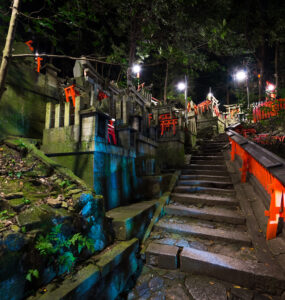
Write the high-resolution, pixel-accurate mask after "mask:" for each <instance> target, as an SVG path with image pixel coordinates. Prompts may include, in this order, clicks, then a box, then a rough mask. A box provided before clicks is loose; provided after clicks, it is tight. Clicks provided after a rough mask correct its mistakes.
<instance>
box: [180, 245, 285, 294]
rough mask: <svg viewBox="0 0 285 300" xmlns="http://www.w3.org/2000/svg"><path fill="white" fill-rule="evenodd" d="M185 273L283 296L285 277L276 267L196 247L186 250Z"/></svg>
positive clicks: (182, 257)
mask: <svg viewBox="0 0 285 300" xmlns="http://www.w3.org/2000/svg"><path fill="white" fill-rule="evenodd" d="M180 265H181V271H183V272H191V273H195V274H202V275H208V276H213V277H215V278H218V279H221V280H225V281H228V282H232V283H234V284H238V285H241V286H244V287H248V288H251V289H257V290H259V291H261V292H265V293H273V294H277V295H280V294H281V293H282V291H283V290H284V289H285V277H284V275H283V274H282V272H280V269H278V268H277V267H276V266H271V265H267V264H262V263H257V262H254V261H252V262H251V263H248V261H244V260H240V259H236V258H232V257H228V256H225V255H221V254H216V253H211V252H208V251H202V250H197V249H193V248H183V250H182V252H181V256H180Z"/></svg>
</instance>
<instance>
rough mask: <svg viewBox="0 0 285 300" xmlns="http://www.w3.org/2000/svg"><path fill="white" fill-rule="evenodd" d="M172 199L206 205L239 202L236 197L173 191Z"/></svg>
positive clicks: (226, 204)
mask: <svg viewBox="0 0 285 300" xmlns="http://www.w3.org/2000/svg"><path fill="white" fill-rule="evenodd" d="M171 200H172V201H175V202H178V203H182V204H205V205H224V206H238V205H239V202H238V201H237V200H236V199H235V198H230V197H221V196H220V197H219V196H213V195H209V194H202V193H201V194H180V193H172V194H171Z"/></svg>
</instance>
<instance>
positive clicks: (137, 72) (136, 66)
mask: <svg viewBox="0 0 285 300" xmlns="http://www.w3.org/2000/svg"><path fill="white" fill-rule="evenodd" d="M140 71H141V66H140V65H133V72H134V73H136V74H139V73H140Z"/></svg>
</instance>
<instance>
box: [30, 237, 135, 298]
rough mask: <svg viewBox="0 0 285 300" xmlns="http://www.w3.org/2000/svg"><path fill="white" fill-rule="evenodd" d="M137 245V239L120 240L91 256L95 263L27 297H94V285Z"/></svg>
mask: <svg viewBox="0 0 285 300" xmlns="http://www.w3.org/2000/svg"><path fill="white" fill-rule="evenodd" d="M138 246H139V243H138V239H132V240H130V241H126V242H120V243H118V244H116V245H114V246H113V247H112V249H111V250H110V251H107V252H105V253H103V254H101V255H99V256H94V257H93V258H91V259H90V260H94V261H95V264H92V263H91V264H89V265H87V266H86V267H83V268H82V269H80V270H79V271H78V272H77V273H75V274H73V275H68V276H66V278H65V279H64V280H63V281H62V282H61V283H58V284H56V283H50V284H49V285H48V286H46V290H47V292H46V293H45V294H44V295H42V294H40V293H38V294H37V295H35V296H32V297H29V298H28V299H29V300H37V299H40V300H50V299H54V300H56V299H62V300H67V299H68V300H73V299H76V300H78V299H89V297H90V298H91V297H94V299H96V294H97V288H96V286H97V285H99V284H102V282H103V283H104V278H105V277H106V276H107V275H109V274H110V273H112V272H113V271H114V269H115V268H116V267H118V266H119V265H120V264H124V262H125V261H128V258H129V257H130V255H131V254H132V253H135V252H136V251H137V250H138ZM127 265H128V264H127ZM130 271H131V270H130ZM130 273H132V272H130ZM131 275H132V274H130V276H131ZM123 287H124V286H123ZM123 287H122V288H123ZM118 292H119V290H118ZM115 296H116V295H115ZM98 299H99V298H98Z"/></svg>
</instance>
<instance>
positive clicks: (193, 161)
mask: <svg viewBox="0 0 285 300" xmlns="http://www.w3.org/2000/svg"><path fill="white" fill-rule="evenodd" d="M191 164H194V165H217V164H219V165H225V164H224V160H207V159H195V158H192V159H191V161H190V166H191Z"/></svg>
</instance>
